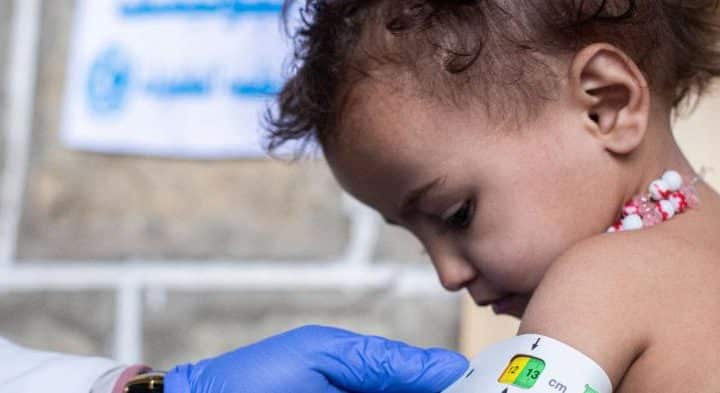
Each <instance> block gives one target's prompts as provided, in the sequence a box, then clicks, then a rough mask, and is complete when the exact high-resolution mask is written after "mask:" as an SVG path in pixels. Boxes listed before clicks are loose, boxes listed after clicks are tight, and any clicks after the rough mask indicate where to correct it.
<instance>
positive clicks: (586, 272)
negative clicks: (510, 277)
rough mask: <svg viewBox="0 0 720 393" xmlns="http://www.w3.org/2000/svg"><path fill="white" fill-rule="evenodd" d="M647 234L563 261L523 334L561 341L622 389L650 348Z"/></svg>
mask: <svg viewBox="0 0 720 393" xmlns="http://www.w3.org/2000/svg"><path fill="white" fill-rule="evenodd" d="M645 236H647V234H640V233H639V232H637V233H617V234H612V235H608V234H604V235H600V236H596V237H593V238H590V239H587V240H584V241H582V242H580V243H578V244H576V245H575V246H573V247H572V248H571V249H569V250H568V251H567V252H565V253H564V254H563V255H562V256H561V257H560V258H558V259H557V260H556V261H555V262H554V263H553V265H552V266H551V267H550V268H549V270H548V271H547V273H546V274H545V276H544V278H543V280H542V282H541V284H540V286H539V287H538V288H537V290H536V291H535V294H534V295H533V298H532V300H531V302H530V304H529V305H528V308H527V309H526V312H525V315H524V316H523V320H522V324H521V326H520V334H523V333H536V334H543V335H546V336H548V337H552V338H555V339H557V340H560V341H562V342H564V343H566V344H568V345H570V346H572V347H574V348H576V349H578V350H579V351H581V352H583V353H584V354H585V355H587V356H589V357H590V358H591V359H593V360H594V361H595V362H597V363H598V364H599V365H600V366H601V367H602V368H603V369H604V370H605V371H606V372H607V373H608V376H609V377H610V379H611V380H612V382H613V386H618V384H619V383H620V381H621V380H622V377H623V376H624V375H625V373H626V372H627V370H628V369H629V367H630V366H631V364H632V363H633V361H634V360H635V359H636V358H637V357H639V356H640V355H641V354H642V353H643V351H644V350H645V348H646V347H647V340H648V337H649V332H648V331H647V330H646V329H647V326H648V323H647V322H649V321H648V319H649V318H651V316H649V315H646V311H647V308H646V307H645V306H646V305H645V304H644V303H645V302H647V301H649V299H652V292H653V288H652V285H651V283H652V282H653V280H652V278H651V277H648V271H647V266H648V260H650V259H653V258H655V256H654V255H652V253H653V251H652V250H650V251H648V250H647V249H645V248H644V247H643V246H642V245H643V244H644V243H646V242H648V241H649V240H647V239H644V237H645Z"/></svg>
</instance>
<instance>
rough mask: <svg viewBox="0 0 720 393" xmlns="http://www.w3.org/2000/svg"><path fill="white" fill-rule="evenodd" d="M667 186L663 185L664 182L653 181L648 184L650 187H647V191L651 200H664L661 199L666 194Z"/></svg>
mask: <svg viewBox="0 0 720 393" xmlns="http://www.w3.org/2000/svg"><path fill="white" fill-rule="evenodd" d="M668 188H669V187H668V185H667V183H665V181H664V180H655V181H653V182H652V183H650V187H648V191H649V192H650V195H652V198H653V199H654V200H656V201H659V200H662V199H665V198H664V197H663V194H665V193H666V192H668Z"/></svg>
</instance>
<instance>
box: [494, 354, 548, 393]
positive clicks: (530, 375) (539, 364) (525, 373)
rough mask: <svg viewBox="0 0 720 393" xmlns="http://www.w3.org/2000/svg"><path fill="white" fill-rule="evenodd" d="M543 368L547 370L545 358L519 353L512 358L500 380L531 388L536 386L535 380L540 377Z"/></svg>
mask: <svg viewBox="0 0 720 393" xmlns="http://www.w3.org/2000/svg"><path fill="white" fill-rule="evenodd" d="M543 370H545V362H544V361H543V360H541V359H538V358H535V357H532V356H526V355H517V356H515V357H514V358H512V360H511V361H510V364H508V366H507V367H506V368H505V371H503V373H502V375H501V376H500V378H499V379H498V382H500V383H504V384H508V385H513V386H517V387H520V388H523V389H530V388H532V387H533V386H535V382H537V380H538V378H540V375H541V374H542V372H543Z"/></svg>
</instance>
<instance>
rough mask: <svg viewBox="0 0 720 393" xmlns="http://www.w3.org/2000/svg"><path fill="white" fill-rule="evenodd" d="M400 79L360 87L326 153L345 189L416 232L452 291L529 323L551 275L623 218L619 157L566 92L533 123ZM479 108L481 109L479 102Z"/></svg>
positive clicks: (354, 92)
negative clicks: (535, 295) (407, 86)
mask: <svg viewBox="0 0 720 393" xmlns="http://www.w3.org/2000/svg"><path fill="white" fill-rule="evenodd" d="M404 92H405V90H403V89H397V88H396V87H395V88H391V86H390V84H389V83H388V84H383V83H377V82H366V83H362V84H360V85H359V86H357V87H356V88H355V89H354V90H353V93H352V96H351V97H350V100H351V101H350V102H351V103H350V104H349V105H348V106H347V107H346V109H345V112H344V113H343V118H342V121H341V124H340V129H341V132H340V136H339V139H337V140H333V141H331V142H330V144H329V145H328V146H325V153H326V156H327V159H328V162H329V163H330V166H331V168H332V170H333V172H334V173H335V176H336V177H337V179H338V180H339V182H340V184H341V185H342V186H343V187H344V188H345V189H346V190H347V191H348V192H349V193H351V194H352V195H354V196H355V197H356V198H358V199H359V200H361V201H362V202H364V203H366V204H368V205H369V206H371V207H373V208H374V209H376V210H377V211H378V212H380V213H381V214H382V215H383V216H384V217H385V218H386V219H387V221H388V222H390V223H394V224H396V225H401V226H403V227H405V228H407V229H408V230H409V231H411V232H412V233H413V234H414V235H415V236H417V238H418V239H419V240H420V241H421V242H422V244H423V245H424V246H425V248H426V249H427V252H428V254H429V255H430V257H431V259H432V261H433V264H434V266H435V269H436V270H437V272H438V275H439V277H440V281H441V282H442V284H443V286H444V287H445V288H447V289H449V290H459V289H461V288H463V287H466V288H467V289H468V291H469V292H470V294H471V295H472V296H473V298H474V299H475V301H476V302H477V303H478V304H481V305H485V304H488V303H491V302H495V301H496V300H498V299H499V298H503V297H505V296H512V295H516V296H513V297H512V298H510V299H509V300H508V301H504V302H501V303H500V304H494V305H493V308H494V310H495V312H496V313H503V314H510V315H515V316H517V317H520V316H521V315H522V313H523V311H524V309H525V306H526V305H527V302H528V300H529V298H530V295H531V294H532V292H533V291H534V289H535V288H536V287H537V285H538V283H539V282H540V280H541V278H542V276H543V274H544V272H545V271H546V269H547V268H548V267H549V265H550V264H551V263H552V261H553V260H554V259H555V258H556V257H557V256H559V254H561V253H562V252H563V251H564V250H566V249H568V248H569V247H570V246H571V245H573V244H574V243H575V242H577V241H578V240H580V239H583V238H587V237H589V236H592V235H593V234H597V233H601V232H603V231H604V230H605V229H606V228H607V226H608V225H610V224H611V223H612V221H613V219H614V217H615V214H616V208H617V206H618V204H619V203H622V202H623V201H620V200H616V199H618V197H617V195H619V194H620V192H619V189H618V187H619V185H617V184H616V182H614V181H611V180H610V179H612V176H613V171H612V170H610V171H609V172H608V168H609V167H612V162H613V160H612V159H611V158H610V157H609V155H608V154H607V153H606V152H605V150H604V149H603V147H602V146H601V145H600V144H599V143H597V142H596V140H595V138H593V137H591V136H589V135H588V133H587V132H586V131H584V130H585V129H586V128H585V127H583V122H587V121H590V119H589V118H588V116H587V114H586V113H583V111H582V109H580V108H574V107H573V106H572V105H570V104H568V102H570V101H569V100H563V99H562V97H561V98H560V99H559V100H557V101H553V102H548V103H547V104H546V109H545V110H544V111H543V114H542V115H541V116H539V117H538V118H536V119H535V120H532V121H530V122H526V123H524V124H523V125H522V126H519V127H518V126H513V125H511V123H507V124H500V125H493V124H492V123H491V122H490V121H489V120H488V118H487V116H485V115H484V114H483V111H482V110H475V109H473V106H472V105H468V108H465V109H451V108H449V107H448V106H443V105H437V104H436V105H433V104H431V103H430V102H429V101H423V100H419V99H417V98H415V97H413V96H412V95H410V94H405V93H404ZM478 107H479V106H478Z"/></svg>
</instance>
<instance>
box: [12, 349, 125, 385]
mask: <svg viewBox="0 0 720 393" xmlns="http://www.w3.org/2000/svg"><path fill="white" fill-rule="evenodd" d="M118 366H120V364H118V363H116V362H114V361H112V360H109V359H103V358H93V357H82V356H72V355H65V354H60V353H52V352H41V351H35V350H31V349H26V348H22V347H19V346H17V345H15V344H13V343H11V342H9V341H7V340H5V339H3V338H1V337H0V393H37V392H53V393H89V392H90V389H91V388H92V386H93V384H95V383H96V381H97V380H98V379H99V378H100V377H101V376H103V375H105V374H106V373H108V372H109V371H111V370H113V369H115V368H117V367H118Z"/></svg>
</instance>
